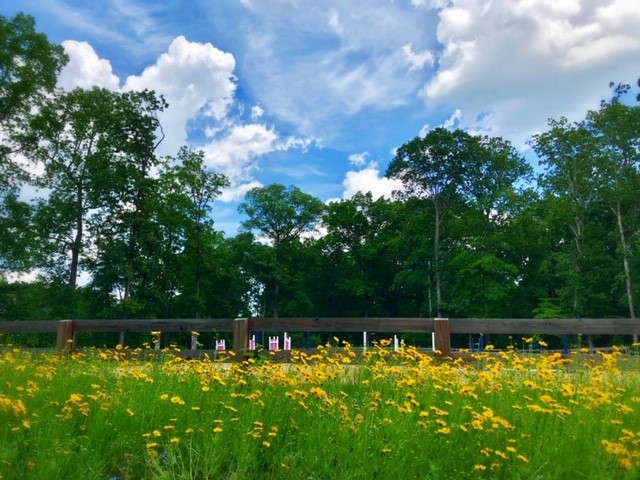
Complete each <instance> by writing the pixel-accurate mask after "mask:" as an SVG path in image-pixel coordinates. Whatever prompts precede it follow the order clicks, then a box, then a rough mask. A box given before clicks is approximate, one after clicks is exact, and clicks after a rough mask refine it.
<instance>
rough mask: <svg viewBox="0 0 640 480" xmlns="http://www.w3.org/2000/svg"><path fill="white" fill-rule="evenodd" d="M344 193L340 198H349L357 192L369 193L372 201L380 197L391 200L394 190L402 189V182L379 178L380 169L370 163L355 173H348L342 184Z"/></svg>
mask: <svg viewBox="0 0 640 480" xmlns="http://www.w3.org/2000/svg"><path fill="white" fill-rule="evenodd" d="M342 186H343V187H344V193H343V194H342V198H345V199H347V198H351V197H353V196H354V195H355V194H356V193H358V192H363V193H367V192H371V194H372V195H373V198H374V199H378V198H380V197H384V198H389V199H390V198H391V196H392V193H393V192H394V191H395V190H400V189H401V188H402V182H401V181H399V180H397V179H390V178H384V177H381V176H380V169H379V168H378V166H377V164H376V163H374V162H372V163H371V164H369V166H367V167H366V168H364V169H362V170H358V171H357V172H354V171H349V172H347V174H346V175H345V179H344V181H343V182H342Z"/></svg>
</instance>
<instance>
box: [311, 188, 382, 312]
mask: <svg viewBox="0 0 640 480" xmlns="http://www.w3.org/2000/svg"><path fill="white" fill-rule="evenodd" d="M392 208H393V205H392V204H391V202H389V201H388V200H385V199H384V198H382V197H380V198H379V199H377V200H375V201H374V200H373V196H372V194H371V193H370V192H369V193H361V192H359V193H357V194H356V195H354V196H353V198H351V199H347V200H342V201H339V202H333V203H330V204H329V205H328V206H327V209H326V211H325V214H324V216H323V221H322V223H323V225H324V226H325V227H326V228H327V235H326V236H325V237H324V238H323V239H322V241H321V243H322V248H323V251H324V253H325V255H327V256H331V257H333V261H332V265H333V266H332V268H333V269H334V270H335V271H336V272H337V273H339V275H340V276H339V278H337V279H336V282H335V286H332V287H331V288H332V289H334V288H335V289H338V290H342V291H343V292H344V293H345V294H346V295H347V299H348V301H346V302H344V303H343V305H344V307H348V308H349V309H352V310H353V314H355V315H364V316H365V317H367V316H369V315H370V314H371V313H372V311H374V312H376V314H378V315H380V314H382V312H383V311H384V309H385V308H384V306H383V305H382V301H383V300H384V298H385V296H386V294H387V292H388V289H389V285H391V284H392V281H393V276H394V273H395V272H394V271H393V269H390V268H389V265H388V263H387V261H386V260H387V259H389V256H390V240H391V239H392V238H393V234H392V233H391V232H392V230H391V228H392V226H393V215H392V212H391V209H392ZM325 293H327V292H325ZM330 295H331V296H333V295H334V293H333V292H331V293H330ZM344 307H343V308H344ZM342 315H344V313H342Z"/></svg>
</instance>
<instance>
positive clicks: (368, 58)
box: [0, 0, 640, 235]
mask: <svg viewBox="0 0 640 480" xmlns="http://www.w3.org/2000/svg"><path fill="white" fill-rule="evenodd" d="M636 1H637V0H403V1H401V0H397V1H391V0H366V1H363V0H352V1H335V0H334V1H328V0H309V1H307V0H305V1H302V0H190V1H183V0H165V1H163V2H156V1H151V0H93V1H91V2H85V1H81V0H47V1H43V0H14V1H13V2H2V4H0V14H2V15H4V16H12V15H14V14H15V13H17V12H18V11H24V12H26V13H29V14H31V15H33V16H34V17H35V18H36V24H37V28H38V29H39V30H40V31H43V32H44V33H46V34H47V35H48V37H49V39H50V40H51V41H53V42H56V43H61V44H63V45H64V47H65V49H66V51H67V53H68V54H69V56H70V58H71V61H70V63H69V65H68V66H67V67H66V68H65V70H64V71H63V72H62V74H61V76H60V79H59V85H60V86H61V87H62V88H65V89H71V88H74V87H76V86H81V87H91V86H93V85H99V86H104V87H107V88H111V89H113V90H131V89H142V88H151V89H154V90H156V91H157V92H158V93H162V94H163V95H164V96H165V98H166V99H167V100H168V102H169V104H170V107H169V109H168V110H167V111H166V113H165V114H164V116H163V118H162V123H163V127H164V130H165V133H166V134H167V137H166V139H165V141H164V142H163V144H162V145H161V151H160V153H162V154H166V155H175V154H176V153H177V151H178V149H179V147H180V146H181V145H185V144H188V145H191V146H192V147H194V148H201V149H203V150H204V151H205V154H206V159H207V164H208V165H209V166H210V167H211V168H213V169H214V170H216V171H218V172H221V173H225V174H226V175H227V176H228V177H229V178H230V179H231V182H232V185H231V187H230V188H229V189H227V190H225V192H224V193H223V195H222V197H221V198H220V199H219V200H217V201H216V204H215V210H214V213H213V217H214V220H215V222H216V227H217V228H218V229H220V230H224V231H225V232H226V233H227V234H228V235H233V234H235V233H236V229H237V227H238V223H239V221H240V217H239V215H238V213H237V206H238V203H239V202H240V201H242V198H243V194H244V192H246V191H247V190H248V189H249V188H251V187H254V186H261V185H267V184H270V183H273V182H278V183H283V184H285V185H289V184H294V185H297V186H298V187H300V188H301V189H302V190H303V191H305V192H307V193H310V194H312V195H315V196H317V197H319V198H321V199H322V200H323V201H328V200H330V199H336V198H348V197H350V196H351V195H353V194H354V193H355V192H356V191H358V190H371V191H372V192H373V193H374V195H375V196H379V195H389V194H390V192H391V190H392V189H393V188H395V187H396V185H394V184H393V182H391V181H389V180H387V179H384V178H383V176H384V171H385V170H386V167H387V165H388V163H389V162H390V160H391V159H392V157H393V151H394V149H395V148H397V147H398V146H400V145H401V144H402V143H404V142H406V141H408V140H410V139H412V138H414V137H415V136H417V135H420V134H424V133H425V132H426V131H428V129H429V128H433V127H436V126H440V125H445V126H449V127H452V128H453V127H461V128H464V129H466V130H468V131H470V132H472V133H483V134H488V135H500V136H503V137H504V138H507V139H509V140H511V141H512V142H513V144H514V145H516V146H517V147H518V148H520V149H521V150H522V151H523V154H525V155H526V156H527V158H529V159H530V160H531V161H532V162H535V158H534V157H533V156H532V154H531V152H530V151H527V146H526V140H527V139H528V138H529V137H530V136H531V135H532V134H534V133H537V132H541V131H543V130H544V129H545V126H546V123H547V119H548V118H558V117H559V116H561V115H564V116H566V117H568V118H569V119H570V120H579V119H581V118H584V115H585V114H586V112H587V111H588V110H589V109H595V108H597V107H598V104H599V101H600V100H601V99H602V98H606V97H607V96H608V94H609V90H608V87H607V85H608V83H609V81H615V82H627V83H635V81H636V79H637V78H638V77H639V76H640V69H639V68H638V67H639V64H640V62H639V60H640V29H639V28H638V25H640V8H638V6H637V3H636Z"/></svg>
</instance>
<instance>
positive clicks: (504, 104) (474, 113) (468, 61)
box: [414, 0, 640, 144]
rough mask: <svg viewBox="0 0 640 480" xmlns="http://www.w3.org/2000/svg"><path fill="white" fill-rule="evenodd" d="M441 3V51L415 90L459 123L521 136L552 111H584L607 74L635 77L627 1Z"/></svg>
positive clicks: (601, 92)
mask: <svg viewBox="0 0 640 480" xmlns="http://www.w3.org/2000/svg"><path fill="white" fill-rule="evenodd" d="M414 3H415V2H414ZM419 3H424V2H419ZM439 9H440V10H439V18H440V21H439V24H438V29H437V39H438V41H439V42H440V44H441V45H442V51H441V52H440V54H439V57H438V70H437V73H436V74H435V76H433V77H432V78H431V79H430V80H429V81H428V82H427V83H426V84H425V86H424V88H423V90H422V95H423V97H424V99H425V100H426V102H427V104H428V105H432V106H438V105H440V106H444V105H446V106H449V107H450V108H453V109H455V108H458V109H460V110H461V111H462V112H464V121H463V122H462V124H461V127H463V128H470V129H477V130H484V131H487V130H488V131H490V132H491V133H492V134H500V135H504V136H506V137H508V138H510V139H511V140H512V141H513V142H514V143H516V144H518V143H522V142H524V140H525V139H526V138H527V137H528V136H529V135H531V134H533V133H535V132H536V131H539V130H540V129H544V128H545V127H546V122H547V119H548V118H550V117H552V118H557V117H559V116H561V115H565V116H567V117H568V118H570V119H575V120H577V119H580V118H583V117H584V115H585V113H586V110H587V109H588V108H597V105H598V101H599V100H600V99H601V98H603V97H605V96H607V94H608V93H607V90H606V88H607V85H608V82H609V81H610V80H613V81H623V82H625V81H626V82H629V81H632V80H633V79H634V78H635V76H636V75H637V58H638V56H639V55H640V30H639V29H638V28H637V25H638V24H639V23H640V9H638V8H637V2H635V1H634V0H609V1H606V2H592V1H586V0H582V1H580V0H566V1H556V0H527V1H512V0H492V1H482V2H478V1H476V0H451V1H449V2H446V3H445V2H442V4H441V5H440V6H439Z"/></svg>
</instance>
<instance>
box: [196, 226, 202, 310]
mask: <svg viewBox="0 0 640 480" xmlns="http://www.w3.org/2000/svg"><path fill="white" fill-rule="evenodd" d="M200 257H201V253H200V218H199V217H198V218H196V268H195V276H196V279H195V280H196V318H200V261H201V260H200Z"/></svg>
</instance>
